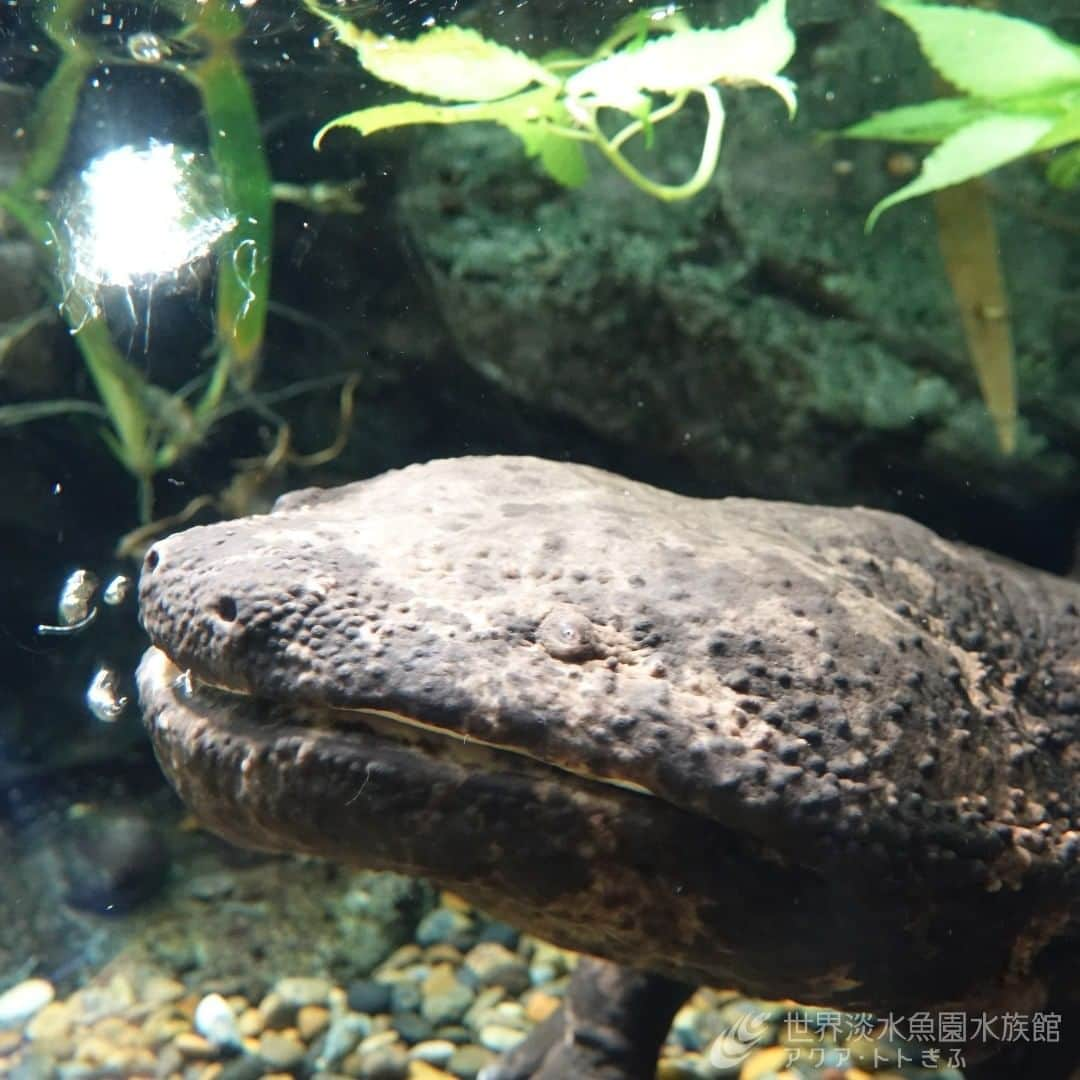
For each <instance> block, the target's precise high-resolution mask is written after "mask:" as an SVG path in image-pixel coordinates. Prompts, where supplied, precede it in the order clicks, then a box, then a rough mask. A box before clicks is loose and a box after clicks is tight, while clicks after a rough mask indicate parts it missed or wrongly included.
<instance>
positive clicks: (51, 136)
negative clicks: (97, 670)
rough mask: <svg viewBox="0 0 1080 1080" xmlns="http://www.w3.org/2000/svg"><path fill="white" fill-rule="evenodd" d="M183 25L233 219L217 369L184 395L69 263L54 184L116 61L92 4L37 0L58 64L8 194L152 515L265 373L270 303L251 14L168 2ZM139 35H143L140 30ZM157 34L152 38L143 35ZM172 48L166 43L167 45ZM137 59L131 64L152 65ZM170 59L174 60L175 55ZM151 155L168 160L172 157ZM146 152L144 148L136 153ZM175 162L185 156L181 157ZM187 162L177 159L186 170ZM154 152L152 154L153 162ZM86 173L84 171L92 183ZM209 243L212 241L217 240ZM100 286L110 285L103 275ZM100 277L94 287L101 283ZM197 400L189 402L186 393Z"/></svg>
mask: <svg viewBox="0 0 1080 1080" xmlns="http://www.w3.org/2000/svg"><path fill="white" fill-rule="evenodd" d="M168 6H169V7H170V8H171V9H173V10H174V12H175V13H176V14H177V16H178V17H179V18H180V19H181V20H182V21H183V29H182V31H181V32H180V33H179V34H178V35H177V37H178V38H183V39H185V40H186V41H187V42H188V43H191V44H193V45H194V46H196V47H197V50H198V54H199V59H198V60H197V61H195V62H192V63H184V64H175V65H171V70H172V71H174V72H175V73H176V74H178V75H180V76H181V77H183V78H185V79H187V80H188V81H189V82H191V83H192V84H193V85H194V86H195V87H196V89H197V90H198V92H199V96H200V100H201V102H202V106H203V109H204V111H205V114H206V127H207V133H208V141H209V157H210V160H211V162H212V165H213V168H214V170H215V172H216V175H217V183H218V185H219V186H220V196H221V201H222V204H223V205H224V206H225V207H227V208H228V217H229V224H228V227H227V228H222V229H221V230H220V235H219V236H216V237H215V241H216V242H215V244H214V245H213V251H214V252H215V260H216V282H217V301H216V304H217V318H216V330H217V342H216V357H215V361H214V364H213V366H212V369H211V372H210V376H209V378H208V379H206V380H195V381H194V382H193V383H192V384H191V385H190V386H189V387H188V388H187V390H186V392H179V393H170V392H168V391H166V390H163V389H162V388H160V387H157V386H155V385H153V384H152V383H150V382H149V381H148V380H147V379H146V378H145V377H144V375H143V374H142V372H141V371H140V370H139V369H138V368H137V367H136V366H135V365H134V364H132V363H131V362H130V361H129V360H128V359H127V358H126V357H125V356H124V355H123V354H122V353H121V352H120V350H119V349H118V347H117V345H116V343H115V341H114V340H113V337H112V334H111V331H110V329H109V327H108V324H107V322H106V319H105V315H104V313H103V311H102V310H101V305H100V304H99V303H98V302H97V297H96V295H95V294H94V292H93V291H92V289H90V288H84V287H81V285H85V284H86V283H85V282H82V283H80V282H79V281H77V280H76V279H74V278H73V277H72V276H71V274H70V272H69V271H70V267H68V266H65V261H68V262H70V261H71V247H70V244H69V243H67V239H68V230H67V228H66V225H65V222H64V221H63V220H62V219H63V207H62V206H59V205H58V204H57V203H56V201H55V198H53V199H50V198H49V195H50V194H52V195H55V193H51V192H50V190H49V189H50V186H51V185H52V184H53V182H54V180H55V178H56V174H57V170H58V169H59V167H60V163H61V160H62V158H63V155H64V152H65V150H66V148H67V145H68V140H69V138H70V134H71V129H72V125H73V123H74V119H75V113H76V110H77V108H78V105H79V101H80V97H81V94H82V91H83V88H84V85H85V83H86V80H87V78H88V77H89V75H90V73H91V72H92V71H93V70H94V68H96V67H98V66H99V65H102V64H104V63H116V62H117V61H116V58H115V57H114V56H111V55H104V54H101V53H99V52H98V50H97V49H96V48H95V46H94V44H93V43H92V42H91V41H90V40H88V39H87V38H86V36H85V35H84V34H82V33H81V32H80V30H79V23H80V20H81V19H82V18H83V16H84V15H85V14H86V11H87V9H88V7H89V5H88V3H87V0H35V3H34V4H33V5H32V10H33V17H34V19H35V21H36V22H37V24H38V26H40V27H41V29H42V30H43V31H44V32H45V34H46V35H47V36H48V37H49V38H50V40H51V41H52V42H53V44H54V45H55V47H56V48H57V49H58V51H59V62H58V63H57V66H56V68H55V69H54V71H53V73H52V75H51V77H50V78H49V80H48V82H47V83H46V85H45V86H44V87H43V89H42V90H41V92H40V94H39V96H38V100H37V104H36V108H35V109H34V111H33V114H32V116H31V117H30V119H29V122H28V124H27V139H26V145H27V148H28V149H27V153H26V155H25V158H24V161H23V163H22V168H21V170H20V172H19V174H18V175H17V176H16V178H15V180H14V181H13V183H12V184H11V185H10V186H9V187H7V188H5V189H0V210H4V211H6V212H7V213H8V214H9V215H10V216H11V217H12V218H13V219H14V220H15V221H17V222H18V223H19V224H20V225H21V226H22V227H23V229H24V230H25V231H26V233H27V234H28V235H29V236H30V237H32V238H33V239H34V240H36V241H37V243H38V244H39V245H40V247H41V250H42V253H43V255H44V257H45V258H46V260H47V261H48V262H49V263H50V264H51V265H52V268H53V271H54V282H55V283H56V291H57V292H58V294H59V297H58V299H59V306H60V310H61V312H62V314H63V316H64V319H65V320H66V322H67V323H68V327H69V329H70V330H71V333H72V336H73V338H74V340H75V343H76V345H77V347H78V349H79V351H80V353H81V355H82V358H83V361H84V363H85V365H86V368H87V371H88V372H89V374H90V376H91V378H92V380H93V382H94V384H95V387H96V389H97V392H98V395H99V397H100V398H101V402H102V405H103V410H104V412H103V415H104V416H105V417H106V418H107V419H108V427H107V428H105V429H103V432H102V433H103V437H104V438H105V440H106V442H107V443H108V445H109V447H110V448H111V449H112V451H113V453H114V454H115V455H116V457H117V458H118V459H119V460H120V462H121V463H122V464H123V465H124V466H125V468H127V470H128V471H129V472H130V473H132V475H134V476H135V478H136V480H137V481H138V485H139V507H140V518H141V519H142V520H143V521H146V520H148V519H149V518H150V516H151V512H152V499H153V494H152V480H153V477H154V474H155V473H156V472H157V471H159V470H160V469H163V468H167V467H168V466H169V465H171V464H173V463H174V462H175V461H176V460H177V459H178V458H180V457H181V456H182V455H184V454H185V453H187V452H188V451H190V450H191V449H192V448H193V447H194V446H197V445H198V444H199V443H200V442H201V441H202V439H203V438H204V437H205V435H206V433H207V431H208V430H209V429H210V427H211V426H212V425H213V424H214V423H215V422H216V421H217V420H219V419H220V418H221V416H222V415H223V413H224V402H225V396H226V392H227V390H228V388H229V386H230V385H232V384H235V385H236V386H237V387H239V388H241V389H242V390H249V389H250V387H251V386H252V384H253V383H254V381H255V378H256V374H257V371H258V361H259V355H260V352H261V347H262V340H263V332H264V327H265V322H266V310H267V303H268V299H269V267H270V248H271V240H272V228H273V226H272V189H271V179H270V172H269V168H268V166H267V163H266V159H265V155H264V153H263V150H262V145H261V142H260V137H259V122H258V115H257V113H256V109H255V103H254V99H253V97H252V94H251V89H250V87H249V86H248V83H247V80H246V78H245V76H244V74H243V71H242V70H241V67H240V64H239V61H238V59H237V57H236V54H235V50H234V44H235V42H236V40H237V39H238V38H239V36H240V34H241V33H242V31H243V22H242V18H241V15H240V14H239V13H238V12H237V10H236V8H235V6H234V5H233V4H231V3H229V2H227V0H169V4H168ZM138 36H139V35H136V37H138ZM142 36H143V37H144V38H147V39H149V38H152V37H155V36H154V35H142ZM161 49H162V55H165V54H167V51H168V50H167V47H165V46H161ZM144 61H145V58H140V57H137V56H136V57H133V58H132V60H131V62H144ZM162 66H165V67H170V65H169V64H168V63H167V62H166V63H164V64H163V65H162ZM148 154H149V155H150V159H149V160H150V161H151V163H153V162H154V161H156V163H157V165H158V167H162V166H163V165H165V164H166V159H167V158H168V157H169V155H170V154H172V149H171V148H169V149H168V150H167V152H166V153H165V154H161V155H158V156H157V158H156V159H155V158H154V157H153V154H154V151H153V150H152V149H151V150H149V151H148ZM129 157H132V159H133V160H134V159H138V158H139V154H134V155H129ZM173 157H174V158H175V157H176V155H173ZM182 158H183V155H180V159H181V160H174V161H173V164H174V165H176V166H177V168H180V167H181V164H182ZM147 160H148V159H147V158H146V157H145V156H144V157H143V159H142V161H143V163H144V164H145V163H146V162H147ZM86 177H87V173H84V180H85V179H86ZM207 250H208V251H209V250H210V245H209V244H208V245H207ZM101 283H102V284H108V283H109V282H108V281H106V280H105V279H102V280H101ZM91 284H93V283H91ZM189 396H193V400H192V401H191V402H189V401H188V400H187V398H188V397H189ZM62 411H82V412H85V411H87V407H86V403H80V402H40V403H39V402H31V403H25V404H22V405H13V406H6V407H5V408H4V409H3V410H0V426H9V425H12V424H16V423H23V422H26V421H28V420H32V419H38V418H42V417H48V416H53V415H56V414H57V413H59V412H62Z"/></svg>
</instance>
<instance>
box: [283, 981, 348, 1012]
mask: <svg viewBox="0 0 1080 1080" xmlns="http://www.w3.org/2000/svg"><path fill="white" fill-rule="evenodd" d="M333 990H334V984H333V983H332V982H330V980H329V979H321V978H318V977H316V976H296V977H293V978H288V979H278V981H277V982H276V983H274V993H275V994H277V995H278V997H280V998H281V1000H282V1002H284V1003H285V1005H287V1006H290V1007H291V1008H293V1009H301V1008H303V1006H305V1005H325V1004H326V1003H327V1002H328V1001H329V1000H330V996H331V994H332V992H333Z"/></svg>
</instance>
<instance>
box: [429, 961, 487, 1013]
mask: <svg viewBox="0 0 1080 1080" xmlns="http://www.w3.org/2000/svg"><path fill="white" fill-rule="evenodd" d="M473 996H474V995H473V992H472V990H470V989H469V987H467V986H466V985H465V984H464V983H462V982H461V981H460V980H459V979H458V977H457V974H456V973H455V971H454V969H453V968H452V967H450V965H449V964H439V965H438V966H436V967H435V968H433V969H432V972H431V974H430V975H429V976H428V977H427V978H426V979H425V980H424V985H423V1001H422V1003H421V1005H420V1015H421V1016H422V1017H423V1018H424V1019H425V1020H429V1021H430V1022H431V1023H433V1024H436V1025H438V1024H451V1023H453V1022H454V1021H455V1020H460V1019H461V1017H462V1016H464V1015H465V1012H466V1010H467V1009H468V1008H469V1006H470V1005H471V1004H472V1002H473Z"/></svg>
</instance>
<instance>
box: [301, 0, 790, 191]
mask: <svg viewBox="0 0 1080 1080" xmlns="http://www.w3.org/2000/svg"><path fill="white" fill-rule="evenodd" d="M304 3H305V5H306V6H307V7H308V9H309V10H310V11H312V12H313V13H314V14H316V15H318V16H319V18H321V19H324V20H325V21H326V22H328V23H329V24H330V25H331V26H332V27H333V29H334V32H335V34H336V35H337V37H338V38H339V40H340V41H342V42H343V43H344V44H346V45H348V46H350V47H351V48H352V49H354V50H355V52H356V55H357V58H358V59H359V61H360V63H361V65H362V66H363V67H364V68H365V69H366V70H367V71H369V72H370V73H371V74H372V75H374V76H376V77H377V78H379V79H381V80H382V81H383V82H387V83H392V84H394V85H396V86H399V87H401V88H402V89H404V90H407V91H409V92H410V93H413V94H419V95H421V96H422V97H426V98H430V99H435V100H434V101H424V100H420V99H417V98H412V99H409V100H407V101H401V102H396V103H394V104H390V105H376V106H372V107H370V108H366V109H358V110H356V111H355V112H350V113H345V114H344V115H342V116H338V117H336V118H335V119H333V120H331V121H330V122H329V123H327V124H326V125H324V126H323V128H322V129H321V130H320V131H319V132H318V134H317V135H316V136H315V144H316V146H318V145H319V143H320V142H321V141H322V139H323V137H324V136H325V135H326V133H327V132H328V131H332V130H333V129H334V128H339V127H348V128H353V129H355V130H357V131H359V132H360V133H361V134H362V135H371V134H373V133H375V132H377V131H383V130H386V129H388V128H395V127H402V126H405V125H410V124H463V123H477V122H487V123H494V124H500V125H501V126H503V127H504V128H506V129H507V130H508V131H511V132H512V133H513V134H514V135H516V136H517V137H518V138H519V139H521V141H522V143H523V145H524V148H525V151H526V153H527V154H529V155H530V156H531V157H535V158H536V159H537V160H538V161H539V163H540V165H541V166H542V167H543V168H544V169H545V171H546V172H547V173H548V175H549V176H551V177H552V178H553V179H555V180H556V181H558V182H559V183H561V184H564V185H566V186H570V187H573V186H576V185H579V184H581V183H583V182H584V181H585V179H586V177H587V175H588V169H587V165H586V161H585V157H584V154H583V152H582V147H583V146H584V145H592V146H595V147H596V148H597V149H598V150H599V151H600V153H601V154H603V155H604V157H605V158H606V159H607V160H608V161H609V162H610V163H611V164H612V165H613V166H614V167H615V168H616V169H617V170H618V171H619V172H620V173H622V174H623V175H624V176H625V177H626V178H627V179H628V180H630V181H631V183H633V184H635V185H636V186H637V187H639V188H641V189H642V190H643V191H645V192H648V193H649V194H650V195H653V196H655V197H656V198H658V199H664V200H668V201H672V200H676V199H687V198H690V197H691V196H693V195H695V194H697V193H698V192H699V191H701V190H702V188H704V187H705V185H706V184H707V183H708V182H709V180H710V179H711V178H712V176H713V173H714V172H715V171H716V166H717V162H718V159H719V154H720V145H721V141H722V135H723V129H724V106H723V102H722V101H721V98H720V93H719V91H718V89H717V84H720V85H726V86H740V87H741V86H764V87H767V88H769V89H770V90H773V91H774V92H775V93H777V94H778V95H779V96H780V97H781V98H782V99H783V101H784V103H785V105H787V108H788V112H789V114H794V112H795V105H796V100H795V87H794V84H793V83H792V82H791V80H789V79H787V78H785V77H784V76H782V75H780V71H781V70H782V69H783V68H784V67H785V65H786V64H787V63H788V61H789V60H790V59H791V55H792V53H793V52H794V50H795V36H794V34H793V33H792V31H791V28H790V27H789V26H788V24H787V19H786V0H765V3H764V4H762V6H761V7H760V8H759V9H758V10H757V12H755V14H753V15H751V16H750V17H749V18H747V19H745V20H743V21H742V22H741V23H738V24H736V25H735V26H731V27H727V28H723V29H718V28H713V27H704V28H699V29H694V28H693V27H691V26H690V25H689V23H688V22H687V20H686V18H685V17H684V16H683V15H681V14H679V13H677V12H674V11H673V10H672V9H671V8H663V9H659V10H655V11H649V12H640V13H638V14H635V15H632V16H630V17H629V18H627V19H625V20H624V21H622V22H621V23H620V24H619V27H618V28H617V30H616V31H615V33H614V34H613V35H612V36H611V37H609V38H608V39H607V40H606V41H605V42H603V44H601V45H600V46H599V48H598V49H597V50H596V51H595V52H594V53H593V54H592V55H591V56H588V57H580V56H575V55H572V54H570V53H569V52H567V51H565V50H562V51H559V52H558V53H556V54H554V55H552V56H549V57H547V58H543V59H539V60H535V59H533V58H531V57H530V56H528V55H526V54H525V53H522V52H518V51H516V50H514V49H510V48H508V47H506V46H504V45H500V44H498V43H496V42H494V41H490V40H488V39H487V38H485V37H483V36H481V35H480V34H479V33H477V32H476V31H475V30H469V29H465V28H462V27H458V26H444V27H436V28H434V29H432V30H428V31H427V32H425V33H423V34H421V35H420V36H419V37H417V38H415V39H414V40H411V41H405V40H400V39H398V38H395V37H390V36H380V35H377V34H375V33H373V32H372V31H370V30H365V29H362V28H360V27H358V26H355V25H353V24H352V23H350V22H348V21H347V20H345V19H342V18H340V17H338V16H336V15H334V14H332V13H330V12H328V11H326V10H324V9H323V8H321V7H320V6H319V4H318V3H317V2H316V0H304ZM693 95H697V96H699V97H701V98H702V100H703V101H704V104H705V109H706V113H707V123H706V129H705V135H704V139H703V142H702V148H701V155H700V159H699V162H698V166H697V168H696V170H695V171H694V173H693V175H692V176H691V177H690V178H689V179H688V180H686V181H685V182H683V183H680V184H665V183H661V182H659V181H656V180H653V179H651V178H650V177H648V176H646V175H645V174H644V173H643V172H641V171H640V170H639V169H638V168H637V167H636V166H635V165H634V164H632V163H631V162H630V161H629V160H628V159H627V157H626V155H625V154H624V153H623V147H624V146H625V145H626V144H627V142H628V141H629V140H630V139H632V138H634V137H635V136H637V135H639V134H640V135H642V136H643V137H644V138H645V139H646V140H647V141H649V140H651V138H652V134H653V130H654V128H655V126H656V125H657V124H659V123H661V122H663V121H664V120H667V119H669V118H670V117H672V116H674V115H675V114H676V113H678V112H679V111H680V110H681V109H682V108H683V106H684V105H685V104H686V103H687V102H688V101H689V100H690V98H691V96H693ZM444 102H451V103H453V104H443V103H444ZM605 112H614V113H621V114H623V115H624V116H625V117H627V118H628V122H627V123H626V124H625V125H624V126H623V127H622V128H621V129H620V130H618V131H617V132H616V133H615V134H612V135H609V134H607V133H606V132H605V131H604V128H603V127H602V125H601V114H602V113H605Z"/></svg>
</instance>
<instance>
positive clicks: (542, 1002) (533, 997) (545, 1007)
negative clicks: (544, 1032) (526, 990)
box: [525, 990, 562, 1024]
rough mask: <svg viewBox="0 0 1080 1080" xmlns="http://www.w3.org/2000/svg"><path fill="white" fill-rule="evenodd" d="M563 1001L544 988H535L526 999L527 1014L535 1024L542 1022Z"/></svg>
mask: <svg viewBox="0 0 1080 1080" xmlns="http://www.w3.org/2000/svg"><path fill="white" fill-rule="evenodd" d="M561 1004H562V1002H561V1001H560V1000H559V999H558V998H557V997H554V996H553V995H551V994H545V993H544V992H543V991H542V990H533V991H532V992H531V993H530V994H529V995H528V997H527V998H526V999H525V1015H526V1016H527V1017H528V1019H529V1020H530V1021H531V1022H532V1023H534V1024H542V1023H543V1022H544V1021H545V1020H546V1019H547V1018H548V1017H549V1016H550V1015H551V1014H552V1013H553V1012H555V1010H556V1009H558V1007H559V1006H560V1005H561Z"/></svg>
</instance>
